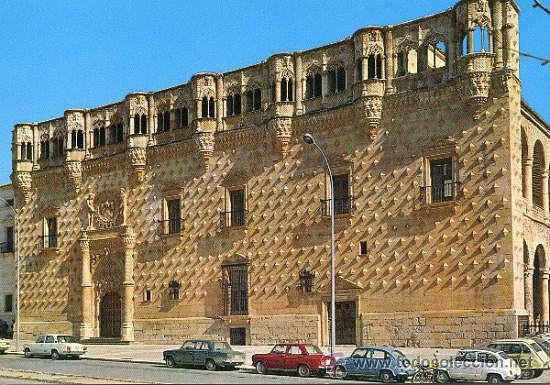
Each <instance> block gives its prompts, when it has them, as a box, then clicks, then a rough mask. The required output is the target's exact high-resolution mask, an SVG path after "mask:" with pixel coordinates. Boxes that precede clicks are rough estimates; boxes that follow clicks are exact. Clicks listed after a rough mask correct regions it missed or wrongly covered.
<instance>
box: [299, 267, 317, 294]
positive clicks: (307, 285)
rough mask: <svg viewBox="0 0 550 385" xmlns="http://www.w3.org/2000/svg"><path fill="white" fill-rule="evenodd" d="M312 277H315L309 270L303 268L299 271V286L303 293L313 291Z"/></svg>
mask: <svg viewBox="0 0 550 385" xmlns="http://www.w3.org/2000/svg"><path fill="white" fill-rule="evenodd" d="M313 278H315V274H313V273H312V272H311V271H309V270H305V269H304V270H302V271H301V272H300V288H301V289H302V290H303V291H304V292H305V293H311V292H312V291H313Z"/></svg>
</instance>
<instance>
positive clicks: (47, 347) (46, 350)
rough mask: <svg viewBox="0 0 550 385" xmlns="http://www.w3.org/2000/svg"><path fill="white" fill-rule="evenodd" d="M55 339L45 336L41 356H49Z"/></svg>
mask: <svg viewBox="0 0 550 385" xmlns="http://www.w3.org/2000/svg"><path fill="white" fill-rule="evenodd" d="M54 344H55V339H54V338H53V336H46V340H45V342H44V349H43V354H46V355H49V354H50V353H51V351H52V349H53V348H54Z"/></svg>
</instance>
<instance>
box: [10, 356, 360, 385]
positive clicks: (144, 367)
mask: <svg viewBox="0 0 550 385" xmlns="http://www.w3.org/2000/svg"><path fill="white" fill-rule="evenodd" d="M0 367H4V368H9V369H19V370H32V371H40V372H46V373H57V374H65V375H78V376H83V377H94V378H101V379H111V380H126V381H140V382H156V383H179V384H181V383H188V384H196V383H201V384H205V383H207V384H244V383H260V382H261V383H263V384H290V383H293V384H296V383H300V384H328V383H332V384H334V380H331V379H328V378H315V377H313V378H300V377H295V376H285V375H279V376H278V375H267V376H260V375H259V374H254V373H247V372H243V371H238V370H233V371H227V370H223V371H215V372H209V371H206V370H203V369H193V368H177V369H170V368H166V367H165V366H162V365H152V364H136V363H126V362H111V361H94V360H84V359H83V360H79V361H75V360H59V361H52V360H49V359H43V358H23V357H22V356H15V355H4V356H0ZM8 382H9V381H8ZM346 383H348V384H349V383H351V384H357V382H356V381H350V382H347V381H338V382H337V384H338V385H340V384H346Z"/></svg>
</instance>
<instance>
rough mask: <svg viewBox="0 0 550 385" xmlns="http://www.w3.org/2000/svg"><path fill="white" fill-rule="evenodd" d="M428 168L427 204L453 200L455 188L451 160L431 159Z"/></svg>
mask: <svg viewBox="0 0 550 385" xmlns="http://www.w3.org/2000/svg"><path fill="white" fill-rule="evenodd" d="M428 166H429V173H427V175H429V180H428V183H427V185H426V197H427V198H428V197H429V199H430V200H429V202H428V203H439V202H447V201H451V200H453V199H454V196H455V188H454V185H455V184H454V179H453V162H452V158H443V159H431V160H429V163H428Z"/></svg>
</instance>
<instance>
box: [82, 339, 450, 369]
mask: <svg viewBox="0 0 550 385" xmlns="http://www.w3.org/2000/svg"><path fill="white" fill-rule="evenodd" d="M179 347H180V345H144V344H137V343H136V344H131V345H89V346H88V353H86V355H85V356H84V358H86V359H93V360H109V361H124V362H140V363H153V364H164V361H163V359H162V352H163V351H164V350H168V349H177V348H179ZM272 348H273V346H272V345H269V346H233V349H235V350H237V351H240V352H243V353H245V354H246V361H245V363H244V365H243V366H244V367H249V368H252V355H254V354H257V353H268V352H269V351H271V349H272ZM354 349H355V346H337V347H336V354H335V355H336V357H337V358H340V357H345V356H349V355H351V353H352V352H353V350H354ZM322 350H323V351H324V352H325V353H328V351H329V348H328V347H323V348H322ZM400 350H401V351H402V352H403V353H404V354H405V355H406V356H407V357H408V358H409V359H411V360H422V359H429V360H431V359H433V358H434V355H435V357H436V358H439V359H441V358H449V357H451V356H452V355H454V354H455V353H456V352H457V350H456V349H428V348H401V349H400Z"/></svg>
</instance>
